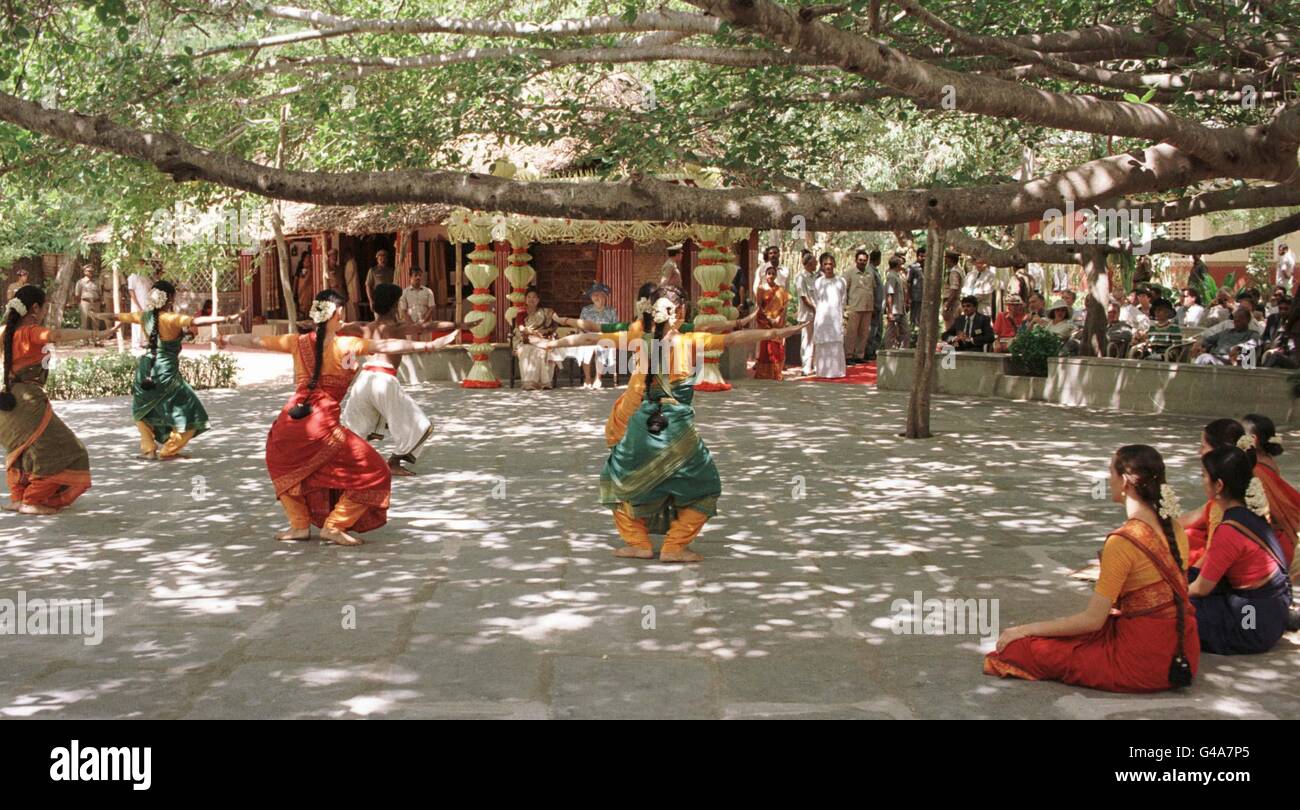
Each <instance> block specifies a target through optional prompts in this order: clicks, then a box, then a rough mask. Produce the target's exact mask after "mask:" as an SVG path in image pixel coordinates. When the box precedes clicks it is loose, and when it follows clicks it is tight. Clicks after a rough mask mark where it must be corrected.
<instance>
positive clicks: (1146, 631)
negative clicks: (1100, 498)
mask: <svg viewBox="0 0 1300 810" xmlns="http://www.w3.org/2000/svg"><path fill="white" fill-rule="evenodd" d="M1110 493H1111V500H1113V501H1115V502H1116V503H1121V504H1123V505H1124V512H1125V515H1126V517H1127V519H1126V520H1125V522H1124V524H1123V525H1122V526H1120V528H1118V529H1116V530H1115V531H1113V532H1111V534H1110V536H1108V537H1107V538H1106V543H1105V545H1104V546H1103V547H1102V552H1101V576H1100V577H1099V578H1098V579H1097V585H1096V589H1095V592H1094V593H1093V595H1092V598H1091V599H1090V600H1089V601H1088V605H1087V607H1085V608H1084V609H1083V610H1082V611H1080V612H1078V613H1075V614H1072V615H1070V616H1065V617H1062V618H1059V619H1049V620H1047V621H1043V622H1033V623H1031V624H1026V625H1021V626H1018V627H1011V628H1009V629H1007V630H1005V631H1004V632H1003V633H1002V635H1001V636H1000V637H999V638H998V643H997V650H996V651H995V652H991V653H989V654H988V655H987V656H986V657H985V658H984V672H985V673H986V674H988V675H1000V676H1002V677H1011V678H1024V679H1026V680H1031V681H1034V680H1052V681H1061V682H1063V683H1069V684H1076V685H1078V686H1087V687H1090V688H1093V689H1105V690H1107V691H1111V692H1158V691H1162V690H1166V689H1177V688H1180V687H1184V686H1187V685H1189V684H1190V683H1191V682H1192V678H1193V677H1194V676H1195V674H1196V668H1197V665H1198V663H1199V660H1200V644H1199V643H1198V640H1197V634H1196V615H1195V612H1194V610H1193V608H1192V606H1191V604H1190V603H1189V602H1188V594H1187V580H1186V577H1185V571H1186V564H1185V562H1184V561H1185V560H1186V559H1187V538H1186V535H1185V534H1184V533H1183V531H1182V529H1181V527H1180V526H1178V524H1177V523H1176V522H1175V518H1177V516H1178V511H1177V510H1178V504H1177V498H1176V497H1175V496H1174V492H1173V489H1172V488H1171V487H1170V486H1169V485H1168V484H1167V483H1166V482H1165V463H1164V460H1163V459H1162V458H1161V457H1160V453H1158V452H1157V451H1156V450H1155V448H1153V447H1149V446H1147V445H1144V444H1130V445H1126V446H1124V447H1121V448H1120V449H1119V450H1118V451H1116V453H1115V457H1114V458H1113V459H1112V460H1111V464H1110ZM1113 609H1117V610H1113Z"/></svg>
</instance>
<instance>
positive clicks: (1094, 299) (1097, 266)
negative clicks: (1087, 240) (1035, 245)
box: [1079, 250, 1110, 357]
mask: <svg viewBox="0 0 1300 810" xmlns="http://www.w3.org/2000/svg"><path fill="white" fill-rule="evenodd" d="M1085 256H1086V258H1085V259H1084V263H1083V273H1084V278H1086V279H1087V280H1088V294H1087V295H1086V296H1084V299H1083V305H1084V309H1085V311H1086V314H1085V316H1084V320H1083V340H1082V341H1081V342H1082V345H1081V346H1080V348H1079V354H1082V355H1085V356H1088V357H1105V356H1106V306H1107V304H1108V303H1109V301H1110V276H1109V275H1107V273H1106V257H1105V255H1104V254H1102V252H1101V251H1099V250H1093V251H1089V252H1088V253H1087V254H1085Z"/></svg>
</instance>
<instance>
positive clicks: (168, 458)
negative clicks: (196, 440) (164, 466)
mask: <svg viewBox="0 0 1300 810" xmlns="http://www.w3.org/2000/svg"><path fill="white" fill-rule="evenodd" d="M174 458H189V456H188V455H187V454H185V453H172V454H171V455H170V456H163V455H159V456H158V460H159V461H171V460H172V459H174Z"/></svg>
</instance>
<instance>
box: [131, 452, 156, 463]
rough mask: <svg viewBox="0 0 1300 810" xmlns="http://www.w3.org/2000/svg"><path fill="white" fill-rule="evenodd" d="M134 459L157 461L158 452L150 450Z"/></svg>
mask: <svg viewBox="0 0 1300 810" xmlns="http://www.w3.org/2000/svg"><path fill="white" fill-rule="evenodd" d="M136 458H138V459H140V460H141V461H157V460H158V452H157V451H156V450H151V451H149V452H148V453H138V454H137V455H136Z"/></svg>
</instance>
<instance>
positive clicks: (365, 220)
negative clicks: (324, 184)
mask: <svg viewBox="0 0 1300 810" xmlns="http://www.w3.org/2000/svg"><path fill="white" fill-rule="evenodd" d="M449 213H451V206H449V205H439V204H413V205H362V206H350V205H308V204H306V203H287V204H286V205H285V206H284V232H285V234H295V233H309V232H312V231H338V232H339V233H344V234H348V235H350V236H364V235H366V234H372V233H392V232H393V231H396V230H398V229H404V228H415V227H418V226H420V225H433V224H438V223H441V222H442V221H443V220H445V219H446V218H447V215H448V214H449ZM266 238H268V239H269V238H271V237H270V235H269V234H268V235H267V236H266Z"/></svg>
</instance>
